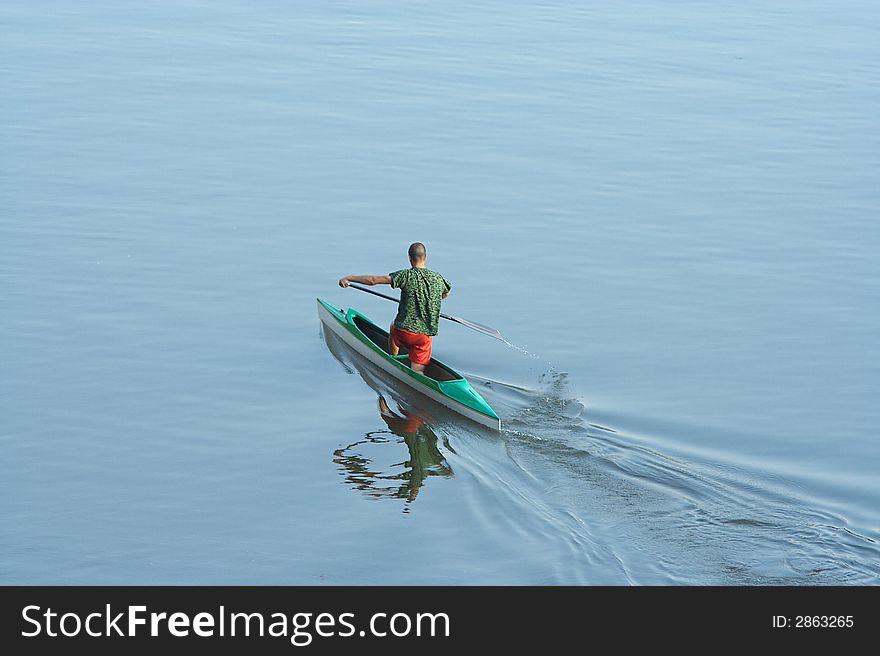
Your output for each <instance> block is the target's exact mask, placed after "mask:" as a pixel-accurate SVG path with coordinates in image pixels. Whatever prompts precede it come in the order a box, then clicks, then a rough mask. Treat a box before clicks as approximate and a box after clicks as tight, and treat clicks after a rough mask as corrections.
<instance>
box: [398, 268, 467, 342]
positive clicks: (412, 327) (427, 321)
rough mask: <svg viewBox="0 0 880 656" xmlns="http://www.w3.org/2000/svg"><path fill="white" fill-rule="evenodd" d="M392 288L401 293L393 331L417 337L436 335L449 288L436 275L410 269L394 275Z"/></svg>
mask: <svg viewBox="0 0 880 656" xmlns="http://www.w3.org/2000/svg"><path fill="white" fill-rule="evenodd" d="M389 275H390V276H391V286H392V287H393V288H394V289H399V290H400V309H399V310H398V311H397V318H396V319H395V320H394V326H395V328H399V329H400V330H408V331H409V332H411V333H419V334H420V335H436V334H437V324H438V323H439V322H440V302H441V301H442V300H443V294H445V293H447V292H448V291H449V290H451V289H452V285H450V284H449V283H448V282H446V279H445V278H444V277H443V276H441V275H440V274H439V273H437V272H436V271H431V270H430V269H423V268H417V267H413V268H411V269H401V270H400V271H395V272H394V273H392V274H389Z"/></svg>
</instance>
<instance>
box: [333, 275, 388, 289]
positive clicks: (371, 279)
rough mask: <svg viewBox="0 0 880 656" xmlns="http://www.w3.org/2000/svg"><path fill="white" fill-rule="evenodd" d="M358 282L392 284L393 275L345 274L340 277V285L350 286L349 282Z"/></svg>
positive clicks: (371, 284) (363, 283) (364, 283)
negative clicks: (343, 276)
mask: <svg viewBox="0 0 880 656" xmlns="http://www.w3.org/2000/svg"><path fill="white" fill-rule="evenodd" d="M352 282H357V283H360V284H362V285H370V286H373V285H390V284H391V276H345V278H340V279H339V286H340V287H348V284H349V283H352Z"/></svg>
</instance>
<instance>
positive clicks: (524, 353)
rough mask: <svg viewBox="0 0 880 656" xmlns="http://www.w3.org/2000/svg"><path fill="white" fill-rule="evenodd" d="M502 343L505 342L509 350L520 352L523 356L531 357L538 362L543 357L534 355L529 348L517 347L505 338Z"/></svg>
mask: <svg viewBox="0 0 880 656" xmlns="http://www.w3.org/2000/svg"><path fill="white" fill-rule="evenodd" d="M501 341H503V342H504V343H505V344H506V345H507V348H511V349H513V350H514V351H519V352H520V353H522V354H523V355H527V356H529V357H530V358H533V359H535V360H537V359H538V358H540V357H541V356H539V355H538V354H537V353H532V352H531V351H530V350H528V349H527V348H525V347H523V346H517V345H516V344H514V343H513V342H509V341H507V340H506V339H504V338H503V337H502V338H501Z"/></svg>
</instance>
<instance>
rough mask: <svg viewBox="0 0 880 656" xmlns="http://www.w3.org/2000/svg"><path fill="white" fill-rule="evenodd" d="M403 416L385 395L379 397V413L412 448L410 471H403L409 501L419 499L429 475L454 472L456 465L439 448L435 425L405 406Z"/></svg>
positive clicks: (405, 491)
mask: <svg viewBox="0 0 880 656" xmlns="http://www.w3.org/2000/svg"><path fill="white" fill-rule="evenodd" d="M401 412H403V416H401V415H398V414H397V413H395V412H394V411H393V410H391V408H389V407H388V403H386V402H385V399H384V398H383V397H381V396H380V397H379V414H380V415H382V419H383V420H384V421H385V423H386V424H387V425H388V428H390V429H391V432H393V433H394V434H395V435H400V436H401V437H402V438H403V440H404V442H406V448H407V449H408V450H409V460H407V461H406V463H405V464H406V465H407V466H408V467H409V471H408V472H405V473H403V474H401V477H402V478H404V479H406V487H404V486H401V488H400V495H399V496H404V495H405V496H406V499H407V501H415V498H416V497H417V496H418V495H419V490H420V489H421V487H422V485H423V484H424V481H425V479H426V478H427V477H428V476H437V475H439V476H452V468H451V467H450V466H449V465H448V464H447V463H446V460H445V459H444V458H443V454H442V453H440V449H439V448H437V436H436V435H435V434H434V431H432V430H431V427H430V426H428V425H427V424H426V423H425V422H424V421H422V420H421V419H420V418H419V417H417V416H416V415H414V414H411V413H408V412H406V411H405V410H403V409H402V408H401Z"/></svg>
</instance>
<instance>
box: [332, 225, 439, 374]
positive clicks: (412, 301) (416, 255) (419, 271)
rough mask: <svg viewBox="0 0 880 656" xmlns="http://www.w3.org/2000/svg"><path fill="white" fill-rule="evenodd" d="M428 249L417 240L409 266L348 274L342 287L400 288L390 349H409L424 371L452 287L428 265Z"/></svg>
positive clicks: (415, 364)
mask: <svg viewBox="0 0 880 656" xmlns="http://www.w3.org/2000/svg"><path fill="white" fill-rule="evenodd" d="M427 259H428V252H427V250H425V245H424V244H423V243H421V242H418V241H417V242H415V243H414V244H412V245H411V246H410V247H409V263H410V265H411V266H410V268H409V269H401V270H400V271H395V272H394V273H391V274H389V275H387V276H345V277H344V278H341V279H340V280H339V286H340V287H348V285H349V283H352V282H357V283H360V284H362V285H391V287H392V288H393V289H399V290H400V307H399V308H398V310H397V317H396V318H395V319H394V322H393V323H392V324H391V330H390V331H389V335H388V352H389V353H391V355H397V354H398V353H399V352H400V347H401V346H403V347H405V348H407V349H408V350H409V361H410V364H411V365H412V368H413V370H415V371H418V372H421V373H424V372H425V365H427V364H428V363H429V362H430V361H431V342H432V337H433V336H434V335H436V334H437V324H438V323H439V322H440V302H441V301H442V299H444V298H446V297H447V296H449V292H450V291H451V290H452V285H450V284H449V283H448V282H447V281H446V279H445V278H444V277H443V276H441V275H440V274H439V273H437V272H436V271H431V270H430V269H428V268H427V267H426V266H425V262H426V261H427Z"/></svg>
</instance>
